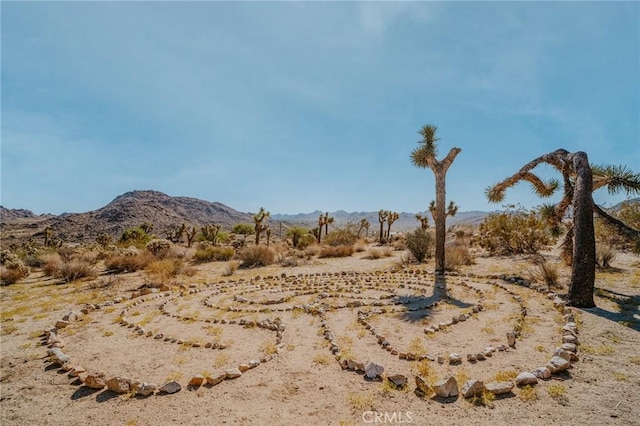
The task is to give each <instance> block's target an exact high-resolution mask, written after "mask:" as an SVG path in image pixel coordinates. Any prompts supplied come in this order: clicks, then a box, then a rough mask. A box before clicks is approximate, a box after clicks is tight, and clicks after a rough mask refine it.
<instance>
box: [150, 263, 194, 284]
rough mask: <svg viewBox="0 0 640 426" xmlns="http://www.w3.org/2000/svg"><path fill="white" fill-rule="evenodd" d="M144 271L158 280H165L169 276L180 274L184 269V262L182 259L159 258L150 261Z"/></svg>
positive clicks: (173, 276)
mask: <svg viewBox="0 0 640 426" xmlns="http://www.w3.org/2000/svg"><path fill="white" fill-rule="evenodd" d="M144 270H145V272H146V273H147V274H148V275H150V276H152V277H154V278H156V279H158V280H159V281H166V280H168V279H170V278H175V277H177V276H178V275H180V274H181V273H182V272H183V270H184V262H183V261H182V259H161V260H155V261H153V262H150V263H149V264H148V265H147V266H146V268H144Z"/></svg>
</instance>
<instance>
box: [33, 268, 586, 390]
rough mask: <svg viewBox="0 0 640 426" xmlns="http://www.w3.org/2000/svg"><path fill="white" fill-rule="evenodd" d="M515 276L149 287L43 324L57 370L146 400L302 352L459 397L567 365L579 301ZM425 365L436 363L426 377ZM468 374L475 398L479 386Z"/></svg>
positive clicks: (410, 274)
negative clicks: (449, 385)
mask: <svg viewBox="0 0 640 426" xmlns="http://www.w3.org/2000/svg"><path fill="white" fill-rule="evenodd" d="M506 278H507V277H504V276H503V277H497V276H492V277H479V276H475V275H470V276H464V277H462V276H457V275H447V276H440V277H437V279H434V275H433V274H432V273H430V272H428V271H425V270H403V271H396V272H381V271H378V272H372V273H356V272H341V273H316V274H297V275H287V274H285V273H283V274H282V275H279V276H273V275H272V276H264V277H261V276H256V277H254V278H251V279H229V280H220V281H218V282H216V283H208V284H191V285H190V286H188V287H185V286H183V287H181V288H180V289H171V290H167V291H158V290H157V289H148V288H146V289H143V290H142V291H138V292H134V293H132V294H128V295H126V296H122V297H119V298H116V299H114V300H111V301H108V302H105V303H101V304H99V305H87V306H84V307H81V312H77V313H74V312H70V313H69V314H67V315H65V317H64V318H63V319H62V320H61V321H58V322H57V323H56V325H55V327H54V328H52V329H49V330H46V332H45V335H44V337H43V344H45V345H48V346H49V347H50V349H49V355H50V357H51V360H52V364H51V365H52V366H53V367H52V368H57V367H60V369H62V370H64V371H65V372H68V374H69V377H70V380H71V381H72V383H74V384H76V385H79V384H84V385H85V387H86V388H93V389H98V390H99V389H104V388H105V387H106V388H107V389H108V390H110V391H113V392H116V393H123V394H124V393H127V394H134V395H138V396H148V395H153V394H158V393H174V392H177V391H179V390H180V389H181V388H182V387H183V386H188V387H189V388H197V387H200V386H208V387H211V386H216V385H222V386H223V385H224V383H223V382H224V381H225V380H233V379H237V380H242V379H241V377H242V375H244V374H260V371H264V370H265V369H269V368H272V367H270V365H272V364H278V365H279V366H282V365H284V364H286V359H285V358H287V356H288V354H290V353H293V352H298V353H300V354H301V355H302V359H303V360H304V361H305V362H307V363H308V368H310V369H311V368H315V367H317V366H319V365H323V366H328V367H331V368H333V369H334V370H335V371H337V372H342V373H339V374H364V379H365V380H370V381H374V382H375V381H380V380H387V381H389V382H390V383H391V384H392V385H393V386H394V387H398V388H403V387H406V386H410V383H409V380H408V378H410V377H411V376H417V377H415V382H416V386H417V389H418V390H419V391H422V392H424V393H428V391H429V388H430V389H432V390H434V391H435V393H436V395H438V396H444V397H447V396H455V395H457V393H458V390H457V387H458V386H455V387H456V389H455V391H451V390H442V389H444V388H442V384H443V383H444V382H446V380H444V379H445V378H446V377H452V376H453V375H456V374H457V375H458V377H461V376H462V377H466V378H467V379H471V378H474V379H477V381H478V382H481V383H483V381H487V382H491V380H492V378H493V377H494V376H495V375H496V374H497V373H498V372H500V371H505V370H516V371H517V372H520V371H522V372H523V374H524V373H527V374H528V375H526V377H527V378H528V379H527V380H529V382H527V383H535V382H537V379H548V378H549V376H550V375H551V373H557V374H558V373H561V372H562V371H564V370H566V369H567V368H569V367H570V361H575V360H577V355H576V351H577V346H576V344H577V343H578V342H577V330H576V325H575V319H574V318H573V315H572V313H571V312H570V310H569V309H568V308H564V305H563V303H562V301H561V300H560V299H558V298H557V297H556V296H555V295H553V294H547V293H546V292H545V291H543V290H542V289H533V288H530V286H529V283H528V282H524V281H522V280H516V279H512V280H508V279H506ZM165 290H166V289H165ZM98 317H106V318H100V320H99V321H96V320H97V319H98ZM559 330H561V331H559ZM419 363H427V364H428V365H429V370H430V371H431V372H432V373H433V377H432V378H431V384H430V385H429V384H427V381H426V379H425V378H424V377H420V376H419V371H418V370H419ZM521 376H522V374H520V375H518V377H517V378H516V380H515V383H511V384H510V386H509V384H508V383H507V384H505V385H501V386H498V387H497V388H496V385H495V383H488V384H487V386H486V387H484V384H483V385H482V386H481V387H480V388H479V389H481V391H482V392H483V391H486V390H489V391H491V392H493V393H495V394H500V393H504V392H510V391H511V388H513V387H514V385H515V384H525V381H523V380H524V379H521ZM531 376H533V378H531ZM437 379H440V380H439V381H438V380H437ZM470 382H474V380H469V382H467V383H466V384H465V386H464V387H463V388H462V392H463V395H464V396H465V397H470V396H474V395H476V396H477V395H478V394H479V392H481V391H478V387H477V386H475V385H473V383H472V384H469V383H470ZM494 382H495V380H494ZM460 385H461V386H462V383H461V384H460ZM467 385H468V386H467ZM490 385H494V386H493V387H492V386H490ZM474 386H475V387H474ZM465 388H466V389H465Z"/></svg>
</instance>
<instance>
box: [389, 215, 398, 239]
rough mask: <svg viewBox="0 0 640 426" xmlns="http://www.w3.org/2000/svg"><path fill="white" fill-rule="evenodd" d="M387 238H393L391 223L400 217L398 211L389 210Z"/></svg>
mask: <svg viewBox="0 0 640 426" xmlns="http://www.w3.org/2000/svg"><path fill="white" fill-rule="evenodd" d="M387 213H388V215H387V238H391V225H393V222H395V221H396V220H398V219H400V214H398V213H397V212H387Z"/></svg>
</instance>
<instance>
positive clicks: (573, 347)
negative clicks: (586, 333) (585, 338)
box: [560, 343, 578, 353]
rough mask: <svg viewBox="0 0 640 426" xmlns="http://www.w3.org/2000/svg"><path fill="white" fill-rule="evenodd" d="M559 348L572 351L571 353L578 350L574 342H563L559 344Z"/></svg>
mask: <svg viewBox="0 0 640 426" xmlns="http://www.w3.org/2000/svg"><path fill="white" fill-rule="evenodd" d="M560 348H562V350H565V351H567V352H573V353H576V352H578V347H577V346H576V345H575V343H563V344H562V346H560Z"/></svg>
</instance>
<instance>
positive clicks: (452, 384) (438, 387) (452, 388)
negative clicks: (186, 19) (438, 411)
mask: <svg viewBox="0 0 640 426" xmlns="http://www.w3.org/2000/svg"><path fill="white" fill-rule="evenodd" d="M433 391H434V392H435V393H436V395H438V396H440V397H443V398H448V397H450V396H457V395H458V381H457V380H456V378H455V377H453V376H450V377H449V378H448V379H443V380H438V381H437V382H436V383H435V384H434V385H433Z"/></svg>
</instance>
